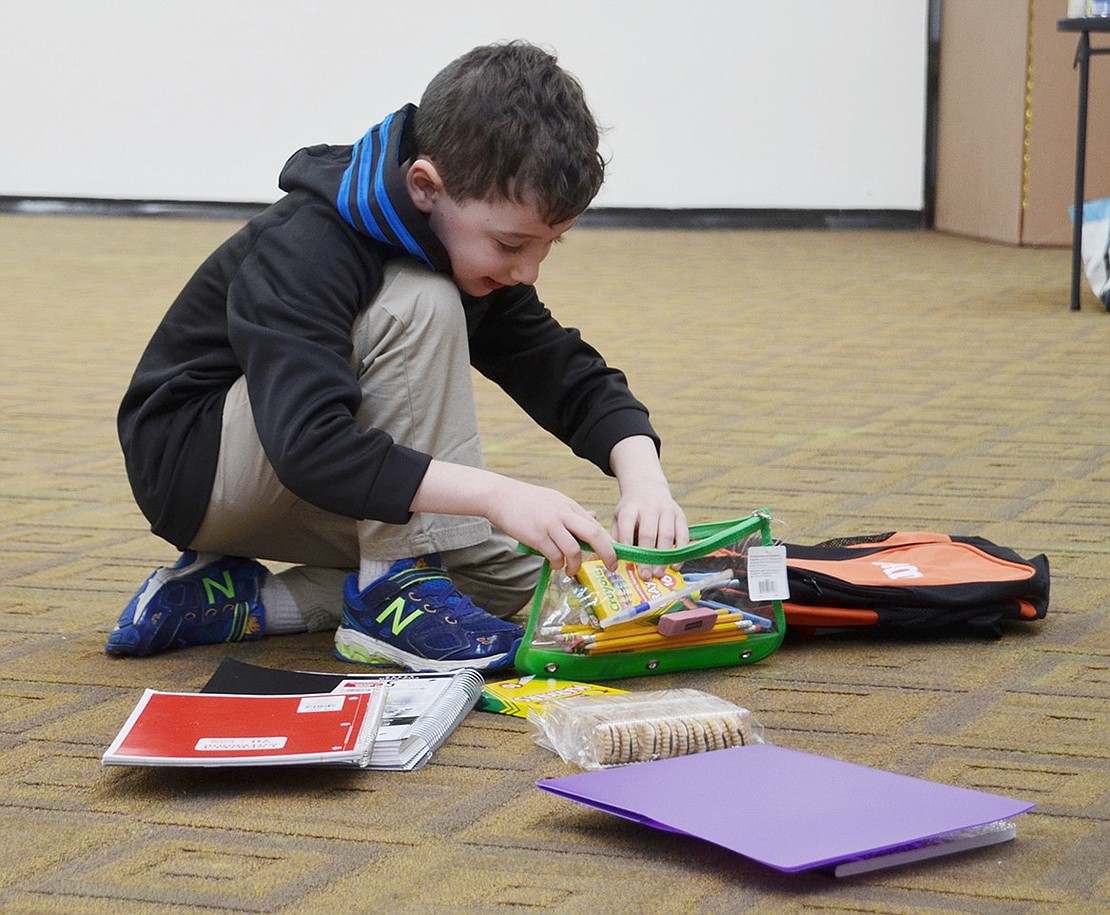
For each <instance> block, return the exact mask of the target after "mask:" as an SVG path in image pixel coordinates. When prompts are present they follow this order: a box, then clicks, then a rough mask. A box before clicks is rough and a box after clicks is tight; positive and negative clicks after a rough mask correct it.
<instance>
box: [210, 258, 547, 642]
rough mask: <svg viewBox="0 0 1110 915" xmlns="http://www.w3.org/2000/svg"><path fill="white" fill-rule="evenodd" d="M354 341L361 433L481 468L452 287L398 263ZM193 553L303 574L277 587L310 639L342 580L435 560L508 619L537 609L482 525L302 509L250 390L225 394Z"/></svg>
mask: <svg viewBox="0 0 1110 915" xmlns="http://www.w3.org/2000/svg"><path fill="white" fill-rule="evenodd" d="M351 340H352V343H353V345H354V350H353V354H352V357H351V369H352V371H353V372H354V373H355V374H356V375H357V377H358V379H359V384H360V387H361V388H362V404H361V406H360V408H359V411H358V414H357V419H358V422H359V424H360V425H361V426H362V427H363V428H367V427H371V426H373V427H375V428H379V429H383V430H384V431H386V432H388V433H389V434H390V435H392V436H393V439H394V440H395V441H396V442H398V443H399V444H403V445H407V446H408V447H410V448H414V449H416V450H418V451H424V452H427V453H429V454H431V455H433V456H434V457H436V458H438V459H440V460H444V461H451V462H453V463H458V464H466V465H469V466H474V467H480V466H481V465H482V451H481V443H480V441H479V438H478V423H477V417H476V415H475V406H474V390H473V384H472V381H471V375H470V372H471V369H470V361H469V351H468V346H467V337H466V320H465V315H464V313H463V308H462V303H461V301H460V299H459V292H458V290H457V288H456V287H455V285H454V284H453V283H452V282H451V281H450V280H448V279H446V278H445V277H442V276H439V275H436V274H433V273H430V272H429V271H428V270H427V269H426V268H424V267H422V266H420V265H418V264H416V263H415V262H413V261H410V260H407V259H401V260H394V261H391V262H390V263H389V264H388V265H387V266H386V271H385V280H384V283H383V286H382V289H381V292H380V293H379V294H378V295H377V297H376V298H375V299H374V300H373V301H372V302H371V303H370V305H369V306H368V307H367V308H366V309H364V310H363V311H362V312H361V313H360V314H359V316H358V317H357V318H356V320H355V323H354V327H353V328H352V333H351ZM190 546H191V547H192V548H193V549H196V550H202V551H206V552H213V553H224V554H230V555H235V556H249V557H252V558H255V559H269V560H276V561H280V562H286V563H294V564H296V565H297V566H299V568H294V569H289V570H286V571H284V572H282V573H280V575H281V578H282V581H283V583H284V584H285V585H286V586H287V587H288V588H289V590H290V592H291V593H292V594H293V596H294V598H295V599H296V601H297V604H298V606H299V607H300V609H301V611H302V613H303V614H304V615H305V619H306V622H307V623H308V625H309V628H310V629H319V628H325V627H326V626H328V625H332V624H334V622H335V620H336V619H337V618H338V614H339V607H340V603H341V600H342V598H341V588H342V582H343V579H344V577H345V575H346V574H347V573H348V572H352V571H355V570H357V569H358V567H359V560H360V559H362V558H366V559H371V560H384V561H392V560H395V559H401V558H406V557H411V556H423V555H426V554H428V553H433V552H438V553H440V554H441V556H442V557H443V561H444V565H445V566H446V567H447V569H448V571H449V572H450V574H451V578H452V580H453V581H454V582H455V584H456V586H457V587H458V588H459V589H460V590H461V591H463V592H464V593H467V594H470V595H472V596H473V597H474V598H475V601H476V602H477V603H478V604H479V606H482V607H483V608H485V609H486V610H488V611H489V612H490V613H493V614H495V615H497V616H502V617H504V616H510V615H512V614H513V613H516V612H517V611H518V610H520V609H521V608H522V607H523V606H524V604H525V603H526V602H527V601H528V599H529V596H530V594H531V592H532V589H533V588H534V586H535V581H536V577H537V575H538V572H539V566H540V562H541V560H540V559H538V558H537V557H533V556H525V555H523V554H520V553H518V552H517V551H516V543H515V541H512V540H510V539H509V538H508V537H506V536H505V535H504V534H502V533H501V532H499V531H495V530H491V528H490V524H489V522H488V521H486V520H485V519H484V518H474V517H468V516H460V515H439V514H432V513H423V512H421V513H417V514H415V515H414V516H413V517H412V519H411V520H410V521H409V523H408V524H386V523H384V522H379V521H354V520H353V519H351V518H347V517H344V516H341V515H334V514H331V513H329V512H325V511H323V510H321V509H319V508H317V507H315V506H314V505H310V504H309V503H307V502H305V501H304V500H302V499H299V498H298V497H297V496H295V495H294V494H293V493H291V492H290V491H289V490H288V489H286V488H285V487H284V486H282V484H281V482H280V481H279V480H278V478H277V475H276V474H275V473H274V469H273V467H272V466H271V464H270V462H269V460H268V459H267V457H266V455H265V452H264V451H263V449H262V444H261V442H260V441H259V439H258V433H257V431H256V430H255V425H254V420H253V417H252V415H251V406H250V400H249V397H248V394H247V387H246V383H245V379H244V378H240V379H239V380H238V381H237V382H236V383H235V384H234V385H233V386H232V388H231V390H230V391H229V392H228V396H227V401H226V403H225V405H224V412H223V437H222V440H221V443H220V455H219V463H218V466H217V469H216V479H215V482H214V485H213V488H212V495H211V497H210V499H209V503H208V508H207V510H206V513H205V516H204V521H203V522H202V524H201V527H200V530H199V531H198V532H197V535H196V537H195V538H194V540H193V542H192V543H191V544H190Z"/></svg>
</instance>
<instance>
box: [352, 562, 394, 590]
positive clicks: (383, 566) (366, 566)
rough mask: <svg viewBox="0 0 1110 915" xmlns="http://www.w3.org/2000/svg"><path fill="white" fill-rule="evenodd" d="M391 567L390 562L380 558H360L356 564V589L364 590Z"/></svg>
mask: <svg viewBox="0 0 1110 915" xmlns="http://www.w3.org/2000/svg"><path fill="white" fill-rule="evenodd" d="M391 568H393V563H392V562H387V561H385V560H382V559H361V560H359V564H358V589H359V590H360V591H365V590H366V589H367V588H368V587H370V585H372V584H373V583H374V582H376V581H377V580H378V579H379V578H381V577H382V576H383V575H385V574H386V572H388V571H389V570H390V569H391Z"/></svg>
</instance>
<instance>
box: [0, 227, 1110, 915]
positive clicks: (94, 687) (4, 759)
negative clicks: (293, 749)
mask: <svg viewBox="0 0 1110 915" xmlns="http://www.w3.org/2000/svg"><path fill="white" fill-rule="evenodd" d="M235 227H236V226H235V224H234V223H229V222H220V221H212V222H204V221H188V220H157V219H133V220H126V219H124V220H114V219H100V218H86V219H70V218H62V217H30V216H5V217H0V314H2V315H3V319H4V320H3V327H4V329H3V333H2V334H0V379H2V382H3V383H2V386H0V443H2V445H0V588H2V591H0V594H2V596H3V601H2V604H0V694H2V697H3V698H2V702H0V777H2V778H0V782H2V784H0V832H2V834H3V836H4V837H5V838H4V841H3V843H2V849H3V850H2V851H0V910H3V911H5V912H13V913H15V912H120V911H124V912H139V913H141V912H186V911H188V912H194V911H210V912H279V911H280V912H310V911H311V912H357V913H368V912H369V913H377V912H396V913H409V912H411V913H427V912H490V913H521V912H552V913H569V915H573V913H582V912H593V911H597V910H601V911H605V912H607V913H613V915H620V913H629V915H631V913H636V915H648V913H656V912H659V913H664V912H666V913H669V912H674V911H684V912H705V913H709V912H738V911H751V912H775V913H782V912H788V913H789V912H802V911H807V912H812V911H851V912H906V913H910V912H912V913H922V912H996V913H1007V915H1010V913H1022V912H1041V911H1056V910H1058V911H1067V912H1092V913H1093V912H1102V911H1106V910H1107V909H1108V908H1110V870H1108V867H1107V865H1108V857H1110V828H1108V818H1110V795H1108V787H1110V778H1108V775H1107V773H1108V771H1110V769H1108V765H1107V760H1108V756H1110V739H1108V738H1110V729H1108V727H1107V721H1108V715H1107V698H1108V696H1110V670H1108V668H1110V659H1108V655H1110V622H1108V618H1107V607H1108V606H1110V581H1108V575H1107V573H1108V571H1110V561H1108V560H1110V397H1108V395H1110V315H1108V314H1106V313H1105V312H1104V311H1102V310H1101V308H1100V307H1099V306H1098V305H1097V303H1096V302H1095V301H1094V299H1093V297H1091V296H1090V295H1089V294H1088V295H1087V298H1086V299H1085V302H1084V306H1085V307H1084V310H1083V311H1081V312H1080V313H1078V314H1076V313H1070V312H1069V311H1068V310H1067V297H1068V254H1067V252H1065V251H1061V250H1032V249H1014V248H1007V247H1002V246H996V245H989V244H984V243H980V242H976V241H970V240H965V239H959V238H953V237H947V236H944V235H940V234H936V233H931V232H894V233H891V232H849V231H844V232H838V231H833V232H810V231H798V232H789V231H787V232H760V231H739V232H729V231H714V232H685V233H684V232H662V231H659V232H653V231H632V230H602V229H587V228H583V229H579V230H576V231H575V232H572V233H571V235H570V236H569V238H568V240H567V242H566V243H565V244H564V245H561V246H560V247H559V248H558V250H557V251H556V252H555V253H554V254H553V255H552V257H551V260H550V262H549V264H548V265H546V266H545V275H544V277H543V279H542V281H541V291H542V293H543V295H544V298H545V300H546V301H547V302H548V303H549V304H550V305H551V307H552V308H553V310H554V311H555V312H556V314H557V315H559V316H560V317H561V318H562V319H563V321H564V323H568V324H572V325H575V326H578V327H580V328H582V329H583V331H584V333H585V335H586V337H587V338H588V339H590V340H591V341H592V342H594V343H595V344H596V345H597V346H598V347H599V349H601V350H602V351H603V352H605V353H606V354H607V356H608V357H609V358H610V361H611V362H613V363H614V364H616V365H619V366H621V367H623V368H625V369H626V370H627V371H628V374H629V376H630V377H631V380H632V382H633V385H634V388H635V389H636V391H637V392H638V393H639V394H640V395H641V397H642V398H643V399H645V400H646V401H647V402H648V403H649V404H650V405H651V406H652V408H653V416H654V418H655V420H656V422H657V425H658V428H659V430H660V431H661V432H662V433H663V435H664V437H665V447H664V458H665V462H666V465H667V467H668V470H669V473H670V475H671V477H672V480H673V483H674V488H675V491H676V494H677V495H678V497H679V498H680V500H681V501H682V503H683V504H684V506H685V507H686V508H687V510H688V513H689V515H690V518H691V520H694V521H708V520H716V519H720V518H726V517H734V516H739V515H744V514H747V513H748V512H749V511H750V510H752V509H754V508H758V507H762V506H767V507H769V508H770V509H771V510H772V512H773V513H774V515H775V517H776V518H777V519H778V522H777V523H776V528H775V530H776V534H777V535H778V536H780V537H782V538H784V539H786V540H790V541H794V542H799V543H811V542H815V541H817V540H820V539H823V538H825V537H830V536H836V535H850V534H860V533H873V532H879V531H887V530H894V529H899V528H902V529H929V530H938V531H942V532H950V533H961V534H978V535H981V536H984V537H988V538H990V539H992V540H994V541H996V542H998V543H1001V544H1004V545H1006V546H1010V547H1012V548H1014V549H1016V550H1018V551H1019V552H1021V553H1023V554H1026V555H1032V554H1034V553H1040V552H1044V553H1046V554H1047V555H1048V556H1049V558H1050V560H1051V563H1052V571H1053V594H1052V604H1051V607H1050V610H1049V614H1048V618H1047V619H1046V620H1045V621H1044V622H1043V623H1041V624H1037V625H1032V626H1025V627H1014V628H1012V629H1010V630H1008V631H1007V633H1006V634H1005V636H1004V637H1003V638H1002V639H1000V640H998V641H987V640H980V639H977V638H970V637H968V638H951V639H946V640H943V641H929V642H927V641H911V640H900V639H891V638H865V639H843V638H835V637H833V638H822V639H810V640H805V639H798V638H789V639H788V640H787V643H786V644H785V645H784V647H783V648H782V649H781V650H780V651H779V652H778V653H776V654H775V655H773V656H772V657H771V658H769V659H767V660H766V661H764V662H762V663H760V664H758V665H753V666H751V667H745V668H732V669H728V670H724V671H706V672H696V673H691V674H686V675H674V676H668V677H664V678H647V679H640V680H635V681H626V682H624V683H623V684H622V685H625V686H628V687H630V688H633V689H642V688H655V687H661V686H679V685H681V686H693V687H698V688H701V689H705V690H707V691H710V692H713V693H716V694H718V695H720V696H723V697H725V698H728V699H731V700H733V701H736V702H739V703H740V704H742V705H744V706H746V707H748V708H750V709H751V710H752V711H753V712H754V714H755V715H756V716H757V718H758V719H759V720H760V721H761V722H762V724H763V726H764V728H765V736H766V738H767V739H768V740H769V741H771V742H774V743H777V744H781V745H783V746H788V747H793V748H797V749H801V750H807V751H811V752H815V753H820V754H824V755H828V756H835V757H839V758H842V759H846V760H851V761H854V762H858V763H863V764H866V765H874V766H879V767H882V768H886V769H891V770H894V771H898V772H902V773H906V774H909V775H916V776H921V777H926V778H931V779H935V780H938V781H943V782H947V783H950V784H955V785H962V786H967V787H971V788H977V789H983V790H988V791H995V792H999V793H1004V794H1010V795H1014V796H1016V797H1021V798H1026V799H1028V800H1031V801H1035V802H1036V803H1037V805H1038V806H1037V808H1036V809H1035V810H1034V811H1033V812H1031V813H1029V814H1026V815H1024V816H1022V817H1020V818H1019V820H1018V824H1019V832H1018V839H1017V841H1016V842H1014V843H1010V844H1008V845H1004V846H999V847H996V848H992V849H986V850H981V851H977V852H970V853H968V854H965V855H961V856H956V857H953V858H949V859H946V860H940V861H934V862H929V863H925V864H919V865H914V866H909V867H905V868H900V869H896V870H890V871H885V872H878V873H875V874H871V875H867V876H863V877H859V878H855V879H846V880H839V881H837V880H834V879H833V878H831V877H828V876H825V875H822V874H801V875H793V876H788V875H783V874H778V873H776V872H774V871H771V870H768V869H766V868H764V867H762V866H760V865H758V864H755V863H752V862H749V861H746V860H744V859H742V858H739V857H737V856H735V855H732V854H731V853H728V852H725V851H723V850H720V849H718V848H716V847H714V846H711V845H707V844H703V843H699V842H698V841H696V840H692V839H687V838H683V837H680V836H676V835H668V834H665V833H660V832H655V831H652V830H650V829H647V828H644V827H640V826H637V825H634V824H632V823H630V822H626V821H623V820H620V819H617V818H615V817H608V816H606V815H604V814H601V813H595V812H591V811H589V810H587V809H585V808H579V807H578V806H577V805H573V804H571V803H569V802H567V801H564V800H560V799H559V798H556V797H553V796H551V795H548V794H546V793H544V792H541V791H538V790H536V789H535V788H534V787H533V785H534V783H535V781H536V780H537V779H539V778H543V777H549V776H555V775H563V774H570V773H571V772H573V771H576V770H574V769H572V768H571V767H570V766H568V765H567V764H565V763H563V762H562V761H561V760H559V759H558V757H556V756H554V755H553V754H551V753H549V752H548V751H546V750H544V749H541V748H540V747H539V746H537V744H536V743H535V742H534V741H533V739H532V736H531V733H530V731H529V728H528V726H527V725H526V724H525V723H523V722H521V721H519V720H516V719H511V718H506V717H501V716H495V715H490V714H485V713H478V712H475V713H472V714H471V715H470V716H469V717H468V718H467V720H466V721H465V722H464V724H463V726H462V727H461V728H460V729H459V730H458V731H457V732H456V734H455V735H454V736H453V738H452V739H451V740H450V742H449V743H448V744H447V745H446V747H445V748H444V749H443V750H442V751H441V752H440V753H439V754H437V755H436V757H435V758H434V759H433V761H432V763H431V764H429V765H428V766H427V767H426V768H424V769H423V770H421V771H419V772H415V773H408V774H404V775H398V774H387V773H364V772H359V773H353V772H337V771H319V770H310V771H281V772H278V771H271V772H263V773H259V772H257V771H250V772H247V771H227V770H225V771H219V770H211V771H201V772H188V771H179V770H177V771H175V770H138V769H131V770H128V769H108V770H106V769H103V768H102V767H101V764H100V754H101V753H102V752H103V750H104V749H105V747H106V746H107V744H108V743H109V742H110V740H111V738H112V737H113V736H114V734H115V733H116V730H117V729H118V728H119V726H120V725H121V724H122V722H123V720H124V719H125V718H126V716H127V713H128V712H129V710H130V709H131V707H132V705H133V704H134V703H135V701H136V699H137V698H138V696H139V694H140V692H141V690H142V688H143V687H147V686H151V687H157V688H162V689H196V688H199V687H200V686H201V685H202V684H203V683H204V682H205V680H206V679H207V678H208V676H209V675H210V674H211V673H212V671H213V670H214V669H215V666H216V664H217V663H218V661H219V659H220V658H221V657H223V656H224V655H226V654H233V655H234V656H235V657H238V658H241V659H243V660H247V661H252V662H256V663H261V664H267V665H271V666H278V667H280V666H285V667H291V668H300V669H317V670H341V669H343V665H342V664H341V663H340V662H338V661H337V660H335V659H334V658H333V657H332V655H331V652H330V635H329V634H327V633H321V634H316V635H303V636H288V637H284V638H274V639H268V640H264V641H262V642H259V643H253V644H247V645H237V646H230V647H218V646H215V647H204V648H197V649H191V650H187V651H183V652H177V653H171V654H166V655H163V656H160V657H156V658H152V659H147V660H122V661H121V660H111V659H109V658H107V657H106V656H105V655H104V654H103V643H104V638H105V635H106V633H107V631H108V629H109V628H110V626H111V624H112V622H113V621H114V619H115V617H116V616H117V615H118V613H119V611H120V609H121V608H122V606H123V604H124V603H125V602H126V601H127V599H128V598H129V597H130V595H131V593H132V592H133V591H134V589H135V588H136V587H137V585H138V584H139V583H140V582H141V581H142V580H143V579H144V578H145V576H146V575H147V574H148V573H149V571H150V569H151V568H153V567H154V566H156V565H158V564H161V563H165V562H167V561H171V560H172V559H174V558H175V554H174V552H173V551H172V549H171V548H170V547H168V546H167V545H166V544H164V543H162V542H161V541H159V540H157V539H156V538H154V537H152V536H151V535H150V534H149V533H148V532H147V530H146V527H145V524H144V521H143V519H142V518H141V516H140V515H139V513H138V512H137V510H136V509H135V508H134V507H133V504H132V502H131V499H130V496H129V493H128V490H127V485H126V482H125V479H124V475H123V469H122V462H121V459H120V456H119V453H118V448H117V445H116V441H115V433H114V412H115V407H116V404H117V402H118V399H119V397H120V394H121V393H122V391H123V389H124V386H125V384H126V382H127V379H128V376H129V374H130V372H131V369H132V367H133V365H134V363H135V360H136V359H137V357H138V354H139V352H140V350H141V347H142V346H143V344H144V343H145V341H146V339H147V337H148V336H149V334H150V332H151V330H152V328H153V327H154V325H155V323H156V321H157V320H158V318H159V316H160V314H161V312H162V311H163V310H164V309H165V307H166V306H167V304H168V302H169V301H170V299H171V298H172V296H173V295H174V294H175V293H176V291H177V289H178V288H179V287H180V285H181V284H182V283H183V282H184V280H185V279H186V278H187V277H188V275H189V274H190V273H191V272H192V270H193V269H194V267H195V266H196V264H197V263H199V261H200V260H201V259H202V258H203V257H204V255H206V254H207V253H208V251H209V250H210V249H211V248H212V247H213V246H214V245H215V244H216V243H217V242H218V241H220V240H221V239H222V238H223V237H225V236H226V235H228V234H230V232H231V231H233V229H234V228H235ZM479 397H480V400H481V407H482V417H483V434H484V440H485V443H486V449H487V454H488V463H489V464H490V466H492V467H494V468H496V469H499V470H503V471H505V472H508V473H512V474H517V475H520V476H522V477H524V478H526V479H528V480H532V481H536V482H543V483H548V484H553V485H557V486H559V487H562V488H563V489H565V490H566V491H567V492H569V493H570V494H572V495H574V496H575V497H577V498H578V499H579V500H580V501H582V502H583V503H584V504H587V505H589V506H591V507H593V508H596V509H597V510H598V512H599V513H600V514H601V515H602V516H607V514H608V511H609V509H610V507H611V505H612V503H613V501H614V499H615V491H614V487H613V485H612V483H611V481H609V480H606V479H604V478H602V477H601V476H600V475H599V474H598V473H597V472H596V471H594V470H593V469H592V468H591V467H589V466H587V465H584V464H582V463H581V462H579V461H577V460H576V459H575V458H573V457H572V456H571V455H569V453H567V452H566V451H565V450H564V449H563V448H562V447H561V446H559V445H558V444H557V443H555V442H553V441H551V440H549V439H548V438H546V437H545V435H544V434H543V433H541V432H539V431H537V430H536V429H534V428H532V427H531V426H530V425H529V424H528V422H527V421H526V420H525V419H524V418H523V417H522V416H521V415H520V414H519V412H518V411H517V410H516V408H515V407H513V406H512V405H511V404H510V403H509V402H508V401H507V400H506V399H505V398H504V397H503V396H502V395H501V394H500V393H499V392H497V391H494V390H492V389H490V388H489V387H488V386H485V385H482V386H480V389H479ZM752 790H753V791H775V790H776V784H775V773H774V772H768V773H767V779H766V782H765V783H764V784H759V785H753V786H752ZM736 817H737V821H738V824H741V825H742V822H743V817H744V811H743V810H737V811H736Z"/></svg>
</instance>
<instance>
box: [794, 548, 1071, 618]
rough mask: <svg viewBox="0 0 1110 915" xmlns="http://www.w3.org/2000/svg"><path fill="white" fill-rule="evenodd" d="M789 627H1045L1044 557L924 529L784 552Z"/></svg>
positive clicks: (1045, 585)
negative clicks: (1037, 623)
mask: <svg viewBox="0 0 1110 915" xmlns="http://www.w3.org/2000/svg"><path fill="white" fill-rule="evenodd" d="M786 571H787V582H788V584H789V586H790V598H789V600H786V601H783V611H784V613H785V616H786V623H787V627H788V628H789V627H797V628H802V629H805V628H809V629H819V628H826V627H845V626H877V627H883V628H889V629H898V630H903V631H912V632H918V633H925V632H938V631H941V630H945V629H950V628H971V629H975V630H979V631H982V632H984V633H986V634H990V635H999V634H1001V631H1002V627H1001V625H1000V623H1001V622H1002V621H1003V620H1017V621H1030V620H1037V619H1043V618H1044V615H1045V613H1046V612H1047V611H1048V591H1049V572H1048V559H1047V557H1045V556H1044V555H1039V556H1035V557H1034V558H1032V559H1023V558H1022V557H1021V556H1019V555H1018V554H1017V553H1015V552H1014V551H1013V550H1011V549H1008V548H1007V547H1002V546H998V545H997V544H994V543H991V542H990V541H989V540H984V539H983V538H981V537H959V536H955V535H951V536H950V535H947V534H934V533H929V532H922V531H904V532H896V533H888V534H877V535H873V536H863V537H848V538H839V539H835V540H827V541H825V542H823V543H819V544H816V545H814V546H800V545H796V544H790V543H788V544H786Z"/></svg>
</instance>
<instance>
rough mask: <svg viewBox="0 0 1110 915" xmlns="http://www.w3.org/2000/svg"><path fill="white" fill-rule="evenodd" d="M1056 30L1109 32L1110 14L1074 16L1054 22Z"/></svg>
mask: <svg viewBox="0 0 1110 915" xmlns="http://www.w3.org/2000/svg"><path fill="white" fill-rule="evenodd" d="M1056 31H1058V32H1110V16H1074V17H1071V18H1068V19H1061V20H1060V21H1059V22H1057V23H1056Z"/></svg>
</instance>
